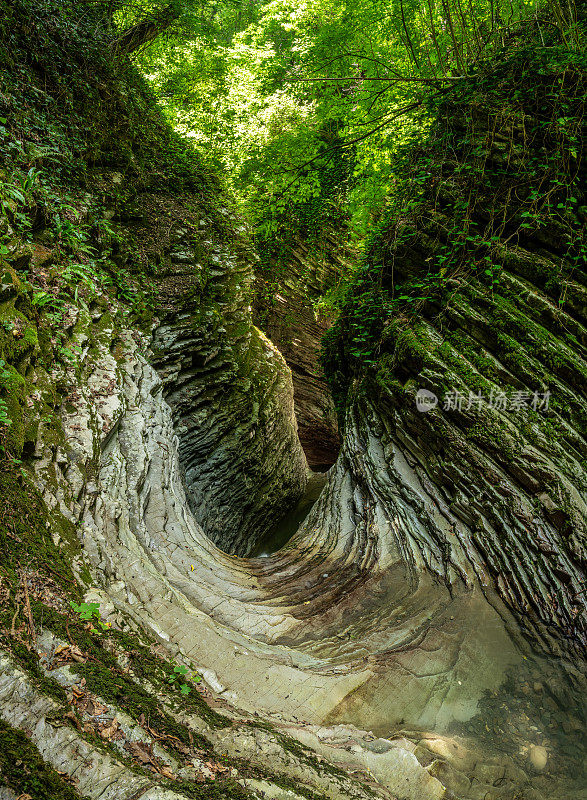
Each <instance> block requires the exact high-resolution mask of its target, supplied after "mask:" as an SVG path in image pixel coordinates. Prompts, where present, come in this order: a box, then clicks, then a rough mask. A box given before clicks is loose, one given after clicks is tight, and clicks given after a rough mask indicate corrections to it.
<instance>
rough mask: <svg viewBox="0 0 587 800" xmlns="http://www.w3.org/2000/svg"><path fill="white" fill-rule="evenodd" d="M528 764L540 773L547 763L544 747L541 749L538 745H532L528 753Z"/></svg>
mask: <svg viewBox="0 0 587 800" xmlns="http://www.w3.org/2000/svg"><path fill="white" fill-rule="evenodd" d="M528 755H529V757H530V763H531V764H532V766H533V767H534V769H537V770H540V771H542V770H543V769H544V767H545V766H546V762H547V761H548V753H547V752H546V747H541V746H540V745H539V744H533V745H532V747H531V748H530V750H529V753H528Z"/></svg>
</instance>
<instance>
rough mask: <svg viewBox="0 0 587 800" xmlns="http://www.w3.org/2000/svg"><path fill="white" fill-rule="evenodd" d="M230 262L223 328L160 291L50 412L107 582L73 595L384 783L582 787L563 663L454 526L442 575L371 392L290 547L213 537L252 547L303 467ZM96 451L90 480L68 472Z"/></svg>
mask: <svg viewBox="0 0 587 800" xmlns="http://www.w3.org/2000/svg"><path fill="white" fill-rule="evenodd" d="M246 279H247V274H246V272H244V273H242V274H240V276H239V272H238V270H235V269H234V263H233V262H232V261H231V259H230V256H229V255H228V256H227V255H226V254H219V255H218V259H217V275H216V277H215V280H216V282H217V285H218V293H217V295H216V301H217V299H218V296H219V295H220V297H222V291H225V295H226V297H227V298H232V299H230V300H227V303H230V304H231V305H230V307H228V306H227V307H225V308H224V313H223V318H222V329H223V330H222V331H221V334H222V336H221V337H220V339H219V337H218V330H217V327H218V323H215V325H213V326H212V327H209V326H208V327H207V325H206V322H205V312H204V316H203V317H202V311H201V309H200V310H199V312H198V321H195V320H194V318H193V317H190V316H189V314H188V313H185V314H183V315H182V314H181V313H180V314H178V310H177V307H175V308H172V309H171V310H170V314H169V318H168V319H167V320H165V319H163V320H162V321H161V322H160V323H159V324H158V326H157V327H156V328H155V330H154V332H153V336H152V338H151V340H150V341H147V339H145V338H144V337H142V338H141V336H139V335H138V334H137V332H136V331H123V332H120V333H118V334H117V335H115V333H114V331H112V330H108V329H104V330H103V332H102V346H101V355H100V357H98V358H96V359H94V360H92V362H91V363H90V362H88V363H87V364H86V375H85V380H84V383H83V385H84V387H85V388H83V389H82V390H80V395H78V397H77V399H76V403H75V410H73V411H71V413H70V414H68V415H66V416H65V418H64V425H65V432H66V436H67V439H68V442H69V445H70V448H71V449H70V455H69V459H68V463H67V464H66V465H60V464H59V463H57V462H56V461H55V459H54V458H53V457H52V456H50V455H48V454H47V455H46V458H45V459H43V458H41V459H40V460H39V461H38V465H37V475H38V478H39V481H40V482H41V484H43V485H44V493H45V499H46V500H48V502H49V503H50V504H51V505H52V506H55V505H60V506H61V508H62V510H64V509H65V507H66V506H67V513H69V514H71V515H73V518H74V519H77V520H79V521H80V523H81V524H82V526H83V531H84V536H83V547H84V554H85V556H86V558H87V559H88V560H89V562H90V563H91V565H92V570H93V573H94V575H96V576H100V582H101V583H102V588H101V589H100V590H96V591H94V592H90V594H89V595H88V596H89V597H90V598H92V599H97V600H99V602H100V603H101V608H102V610H103V611H104V612H105V613H106V617H105V618H106V619H110V620H111V621H115V622H116V620H118V621H119V622H120V621H121V620H122V619H124V618H130V619H132V620H134V621H135V623H136V624H137V625H138V626H140V627H141V628H143V629H145V630H146V631H148V632H149V633H150V634H151V635H154V636H155V637H156V638H157V639H158V640H159V641H160V642H161V644H162V645H163V646H164V647H165V648H166V649H167V650H168V652H169V653H170V654H171V655H173V656H175V657H177V658H180V659H184V660H186V661H187V662H189V663H191V664H193V665H195V666H196V668H197V669H198V670H199V671H200V673H201V674H202V675H203V676H204V678H205V679H206V681H207V684H208V685H209V687H210V688H211V689H212V690H213V692H214V693H215V695H216V697H217V698H218V701H219V702H221V703H223V704H225V705H228V706H229V707H233V708H236V709H239V710H240V713H245V714H247V713H248V714H261V715H262V716H264V717H266V718H271V719H273V720H275V721H277V722H278V723H279V725H280V726H282V727H283V728H284V729H285V730H287V731H288V732H289V733H291V734H292V735H293V736H294V737H295V738H297V739H299V740H300V741H301V742H302V743H304V744H305V745H307V746H309V747H310V748H312V749H313V750H315V751H316V752H317V753H318V754H322V755H323V756H324V757H326V758H327V759H328V760H329V761H330V762H333V763H338V764H340V765H342V766H343V767H345V768H347V769H348V768H350V769H352V768H353V767H354V768H355V769H358V770H360V771H362V772H363V773H365V772H366V773H367V774H369V775H370V776H371V777H372V779H374V780H375V781H376V785H377V786H378V787H379V790H382V791H384V792H387V793H390V794H388V795H386V796H394V797H400V798H403V797H408V798H411V799H412V800H426V798H436V797H443V796H447V797H449V796H455V797H462V798H467V799H468V798H471V800H477V798H479V800H481V798H483V800H488V799H489V798H498V797H504V798H506V797H512V798H513V797H517V796H523V797H525V798H542V797H546V796H552V797H557V798H558V797H560V798H566V797H568V798H571V797H573V798H576V797H578V796H579V794H578V792H579V791H580V788H579V787H580V780H581V779H580V778H579V777H578V776H579V774H580V763H581V755H582V753H581V745H580V731H581V721H580V689H579V688H578V686H579V685H580V684H578V683H577V680H578V678H577V676H576V675H575V676H574V679H573V675H572V674H571V675H569V673H568V672H567V671H565V670H563V669H562V667H559V666H557V664H556V663H555V662H554V661H552V660H551V661H548V660H547V659H546V658H544V657H541V656H539V655H537V654H534V653H532V652H531V650H530V649H529V647H528V645H527V643H526V642H525V640H524V639H523V638H522V637H521V636H520V634H519V630H518V626H517V623H516V621H515V620H514V619H513V617H512V615H511V613H510V612H509V611H508V610H507V609H506V607H505V606H504V605H503V603H502V602H501V600H499V598H498V597H497V596H496V595H495V594H494V593H493V592H492V590H491V588H490V587H491V582H490V581H489V579H488V578H487V577H486V576H485V575H484V574H483V570H482V568H481V567H480V566H479V564H478V563H476V557H475V554H474V552H473V551H472V549H471V547H470V545H467V539H466V537H465V536H459V537H455V542H454V545H453V551H452V556H451V567H450V569H451V570H453V571H454V573H455V579H454V580H453V581H452V582H451V583H450V584H449V583H447V582H446V581H444V580H441V577H440V575H441V573H442V570H443V569H444V566H443V564H442V554H441V553H439V551H438V548H437V546H436V545H435V544H434V541H433V540H432V539H431V537H430V528H431V526H437V527H440V528H441V529H445V528H447V529H448V527H449V526H450V525H451V524H454V523H452V522H451V520H450V513H449V511H448V509H447V507H446V504H445V502H444V501H443V498H442V496H441V495H439V494H438V492H437V491H436V490H435V489H434V487H433V486H432V485H431V484H430V483H426V480H425V476H424V475H423V473H422V471H421V470H418V468H417V459H415V458H414V455H413V453H411V452H410V448H409V445H408V443H406V442H404V441H399V440H398V438H397V437H396V436H394V435H393V434H392V433H391V432H390V431H389V430H388V429H387V427H386V422H385V420H384V419H382V418H381V416H380V415H379V413H378V411H377V409H376V407H375V406H374V405H373V404H371V403H370V402H369V400H368V399H364V400H363V401H362V402H361V403H360V404H358V405H355V407H354V408H353V409H352V410H351V411H349V414H348V419H347V422H346V427H345V436H344V441H343V445H342V449H341V452H340V455H339V457H338V459H337V461H336V464H335V465H334V466H333V467H332V469H331V470H330V471H329V473H328V475H327V480H326V485H325V487H324V489H323V490H322V492H321V493H320V496H319V499H318V500H317V502H316V503H315V505H314V506H313V508H312V510H311V512H310V514H309V515H308V516H307V518H306V519H305V520H304V522H303V523H302V525H301V527H300V528H299V530H298V531H297V532H296V533H295V535H294V536H293V537H292V538H291V539H290V540H289V541H288V542H287V544H286V545H285V546H284V547H282V548H281V549H280V550H278V551H277V552H275V553H272V554H271V555H269V556H266V557H263V558H260V557H256V558H251V557H249V558H247V557H242V556H239V555H229V554H227V552H226V551H232V552H234V553H239V552H240V553H246V552H250V551H251V550H253V549H254V548H255V546H258V542H259V541H260V540H261V538H262V534H263V533H264V532H265V531H266V529H267V525H268V520H270V519H271V518H272V517H276V516H277V515H278V514H279V512H280V511H283V508H285V506H286V504H287V503H289V504H290V505H291V501H289V500H287V498H295V497H298V496H299V495H300V493H301V492H302V491H303V487H304V485H305V484H306V480H307V473H308V470H307V467H306V463H305V457H304V454H303V451H302V449H301V447H300V445H299V442H298V439H297V435H296V423H295V418H294V414H293V390H292V384H291V377H290V373H289V370H288V369H287V366H286V364H285V362H284V360H283V358H282V356H281V355H280V354H279V352H278V351H277V350H276V349H275V348H274V347H273V346H272V345H271V343H270V342H269V341H268V340H267V339H266V338H265V337H264V336H263V335H262V334H261V333H260V332H259V331H258V330H257V329H255V328H254V327H251V325H250V307H247V306H246V301H245V300H244V299H243V298H244V296H245V294H244V289H243V288H242V287H244V286H245V284H246ZM235 281H240V283H237V284H236V287H237V288H236V289H235ZM223 287H224V289H223ZM226 287H230V292H229V291H228V290H227V288H226ZM235 292H236V294H235ZM235 296H236V297H237V301H235V300H234V297H235ZM239 298H240V299H239ZM171 306H173V303H172V304H171ZM171 306H170V308H171ZM220 306H221V307H222V301H220ZM202 319H204V322H202ZM113 341H116V342H117V347H116V349H114V351H113V347H112V342H113ZM219 341H220V344H219ZM80 344H82V345H83V341H82V342H80ZM235 354H236V355H235ZM243 359H244V360H245V361H246V363H247V364H248V365H249V367H248V369H249V371H248V374H247V377H246V378H245V379H243V378H242V376H239V374H238V370H237V369H235V368H234V365H235V363H236V362H237V361H238V362H239V363H242V362H243ZM153 365H155V366H156V367H157V369H155V366H153ZM252 387H253V388H252ZM251 398H253V400H251ZM96 415H97V416H96ZM96 432H98V435H96ZM98 457H99V458H100V461H101V467H100V473H99V481H98V482H97V483H95V484H93V483H92V484H83V482H82V481H81V480H80V474H81V473H80V466H81V465H82V464H83V463H84V462H85V463H89V462H91V461H92V460H94V459H96V458H98ZM49 460H51V463H49ZM76 465H77V466H76ZM49 470H54V471H56V472H57V473H59V480H58V485H60V486H61V492H60V495H59V496H53V495H52V490H51V488H50V484H49V482H48V481H47V480H46V479H45V478H44V476H45V475H47V474H48V471H49ZM64 486H68V487H69V497H70V502H69V503H67V502H65V501H64V498H66V497H67V495H68V492H67V491H64V490H63V487H64ZM284 498H286V499H285V500H284ZM214 542H216V544H215V543H214ZM217 545H218V546H217ZM219 548H222V549H219ZM435 564H436V566H435ZM457 577H458V580H457ZM519 791H523V792H524V794H520V795H518V794H517V792H519ZM271 796H272V795H271ZM332 796H351V795H349V794H344V793H343V794H342V795H336V794H333V795H332Z"/></svg>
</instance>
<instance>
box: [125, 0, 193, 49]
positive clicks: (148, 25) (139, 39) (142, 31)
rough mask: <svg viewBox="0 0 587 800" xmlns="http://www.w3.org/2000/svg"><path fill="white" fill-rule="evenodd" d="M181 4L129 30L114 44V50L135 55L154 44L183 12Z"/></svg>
mask: <svg viewBox="0 0 587 800" xmlns="http://www.w3.org/2000/svg"><path fill="white" fill-rule="evenodd" d="M182 10H183V9H182V6H181V3H177V2H174V3H170V4H169V5H168V6H165V7H164V8H162V9H161V10H160V11H158V12H157V13H155V14H152V15H150V16H149V17H146V18H145V19H143V20H141V21H140V22H137V23H136V24H135V25H132V26H131V27H130V28H127V29H126V30H125V31H122V33H121V34H120V35H119V36H117V38H116V39H114V41H113V42H112V49H113V50H116V51H117V52H122V53H126V54H128V53H134V51H135V50H138V49H139V48H140V47H143V46H144V45H146V44H149V42H152V41H153V40H154V39H156V38H157V37H158V36H160V35H161V34H162V33H164V32H165V31H166V30H167V28H169V27H170V26H171V25H172V24H173V23H174V22H175V21H176V20H177V19H178V18H179V16H180V14H181V12H182Z"/></svg>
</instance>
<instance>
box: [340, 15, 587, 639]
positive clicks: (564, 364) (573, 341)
mask: <svg viewBox="0 0 587 800" xmlns="http://www.w3.org/2000/svg"><path fill="white" fill-rule="evenodd" d="M586 87H587V62H586V60H585V56H584V54H582V53H581V52H577V51H574V50H571V49H569V48H567V46H566V45H565V44H561V43H559V42H556V41H552V42H549V41H545V42H544V41H541V40H540V38H539V34H538V33H537V32H536V31H534V30H533V29H532V26H528V28H527V29H526V30H522V32H521V33H518V34H517V37H515V38H514V39H513V40H512V42H510V43H508V47H507V49H506V50H505V51H504V53H503V55H502V57H501V58H500V59H498V60H497V62H496V61H493V62H492V63H491V64H487V65H484V66H482V67H481V68H480V69H479V70H478V71H477V72H476V73H475V74H474V75H472V76H470V77H468V78H466V79H464V80H463V81H462V83H461V84H459V85H458V86H457V87H456V88H453V89H452V90H451V91H450V92H449V93H448V94H446V93H445V94H444V95H443V96H442V98H441V99H440V100H439V99H438V97H436V98H433V99H432V100H430V104H431V110H432V111H433V112H434V113H435V114H436V123H435V124H434V125H433V127H432V132H431V134H430V137H429V138H428V140H427V141H426V142H424V143H419V144H418V145H416V146H413V147H411V148H409V149H408V150H407V151H405V152H403V153H402V154H401V155H400V158H399V159H398V165H397V168H398V175H399V181H398V186H399V189H398V194H397V196H394V197H392V198H390V199H389V210H388V212H387V213H386V214H385V215H384V217H383V219H382V220H381V223H380V226H379V231H378V232H377V234H376V235H375V236H374V237H373V240H372V245H371V248H370V251H369V253H368V255H367V258H366V263H365V265H364V269H363V271H362V274H361V275H360V276H359V280H358V283H357V284H356V286H355V287H354V292H353V293H352V300H351V301H350V302H349V304H348V307H347V309H346V313H345V315H344V316H343V318H342V319H341V321H340V322H339V324H338V326H337V330H336V331H334V332H333V334H332V335H331V336H330V337H329V340H328V342H327V346H326V353H325V361H326V365H327V370H328V372H329V375H330V378H331V381H332V385H333V390H334V392H335V393H336V395H337V398H338V403H339V407H340V408H341V410H344V408H346V407H349V406H353V405H356V404H359V405H360V404H362V403H363V402H364V400H365V399H366V398H369V399H370V400H371V401H373V402H374V403H375V404H376V406H377V407H378V408H379V410H380V413H381V414H382V415H383V417H384V418H385V419H386V420H387V423H386V424H388V425H389V427H390V429H391V430H392V431H394V436H396V437H397V439H398V440H399V442H400V444H399V445H398V446H399V447H400V448H403V449H404V451H405V452H406V453H407V454H408V456H409V458H413V459H414V460H415V463H417V465H418V467H417V469H418V470H419V472H420V473H421V475H422V477H423V479H425V480H426V481H429V482H431V483H432V485H433V486H435V487H436V490H437V491H438V492H439V493H440V496H441V497H442V498H443V500H442V503H444V502H446V503H447V504H448V508H449V509H450V515H451V519H452V525H453V530H454V535H455V536H459V535H460V534H459V531H464V530H466V531H468V532H467V533H463V539H464V540H465V541H466V542H467V545H466V546H467V549H468V550H469V553H470V557H471V560H472V563H474V564H476V566H475V571H476V572H477V574H478V576H479V577H480V578H481V580H482V582H483V583H484V584H485V585H487V586H488V587H489V586H493V587H495V588H496V589H497V591H498V592H499V594H500V595H501V596H502V598H503V599H505V600H506V602H507V603H508V604H509V605H510V607H511V608H513V609H514V610H515V611H516V613H517V615H518V617H519V619H520V620H521V622H522V624H523V625H524V627H525V628H526V630H527V632H528V633H532V634H533V635H536V634H538V635H539V636H544V635H545V633H546V631H548V636H547V638H552V639H558V640H559V641H560V640H561V638H562V639H566V640H567V642H568V643H574V644H579V643H581V642H583V641H584V637H585V630H586V629H585V622H584V614H583V610H584V603H585V592H584V585H585V584H584V571H585V566H586V564H585V556H586V550H585V547H586V541H587V506H586V505H585V497H586V492H587V440H586V435H587V414H586V402H585V401H586V397H587V316H586V315H587V305H586V301H587V249H586V247H587V244H586V241H585V220H586V215H587V197H586V195H585V177H586V169H585V164H586V162H585V138H584V137H585V97H586ZM421 391H424V392H428V393H430V394H428V396H427V397H426V396H422V395H421V394H420V396H419V397H420V399H421V401H422V403H425V402H426V401H429V402H430V403H431V405H430V406H426V407H424V406H423V405H422V404H421V405H420V407H418V405H417V400H418V392H421ZM422 409H423V410H422ZM433 537H434V545H432V549H435V548H438V549H439V552H442V553H444V555H443V558H442V559H441V560H442V561H443V562H444V564H445V568H444V569H443V570H442V571H443V572H444V574H445V579H446V580H449V581H450V580H452V579H451V578H449V574H450V564H451V560H452V558H453V544H454V542H453V541H451V537H447V536H445V535H442V534H441V533H440V531H439V529H436V531H435V532H433ZM423 547H424V549H428V548H429V545H423ZM555 647H556V646H555Z"/></svg>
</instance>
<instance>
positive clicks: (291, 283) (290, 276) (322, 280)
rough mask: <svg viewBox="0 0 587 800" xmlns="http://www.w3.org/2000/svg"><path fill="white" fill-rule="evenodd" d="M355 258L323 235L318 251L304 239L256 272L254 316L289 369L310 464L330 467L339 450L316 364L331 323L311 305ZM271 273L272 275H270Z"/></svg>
mask: <svg viewBox="0 0 587 800" xmlns="http://www.w3.org/2000/svg"><path fill="white" fill-rule="evenodd" d="M353 258H356V254H355V253H354V252H352V250H351V248H350V247H349V246H347V245H346V244H345V243H344V242H343V241H341V237H340V235H336V234H334V233H331V232H328V231H324V232H323V235H322V240H321V242H320V251H319V252H316V251H315V250H312V248H311V247H310V246H309V245H308V244H307V243H305V242H304V241H303V240H300V239H298V240H296V241H295V243H294V244H293V245H292V246H291V248H290V249H289V250H288V257H287V259H286V265H285V267H284V266H283V265H281V268H278V266H277V265H273V269H272V271H271V275H270V276H266V275H265V273H266V272H267V270H264V271H263V272H262V273H261V274H257V278H256V281H257V282H256V288H255V299H254V304H253V313H254V317H255V319H256V321H257V324H259V325H260V326H261V327H262V328H263V330H264V331H265V332H266V333H267V335H268V336H269V338H270V339H271V341H272V342H273V343H274V344H275V345H276V346H277V347H278V348H279V350H280V352H281V353H282V354H283V356H284V358H285V360H286V362H287V364H288V366H289V368H290V369H291V373H292V378H293V385H294V406H295V412H296V419H297V421H298V435H299V439H300V442H301V444H302V447H303V448H304V452H305V454H306V458H307V460H308V464H309V466H310V467H311V468H312V469H314V470H316V471H319V470H321V469H325V468H328V467H330V466H332V464H333V463H334V462H335V460H336V457H337V455H338V451H339V449H340V435H339V431H338V422H337V415H336V410H335V408H334V404H333V402H332V397H331V394H330V389H329V387H328V383H327V381H326V378H325V376H324V372H323V369H322V366H321V364H320V351H321V341H322V337H323V335H324V333H325V332H326V331H327V330H328V329H329V327H330V326H331V325H332V323H333V321H334V315H333V314H332V312H328V311H324V310H322V311H320V310H318V309H317V308H316V307H315V304H316V305H317V304H318V303H319V301H321V300H322V298H323V297H324V296H325V295H326V294H327V293H328V292H329V291H332V290H335V289H336V287H337V285H338V283H339V282H340V281H341V278H342V272H343V271H344V270H345V268H348V264H349V263H350V262H351V260H352V259H353ZM273 272H274V273H275V274H273Z"/></svg>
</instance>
